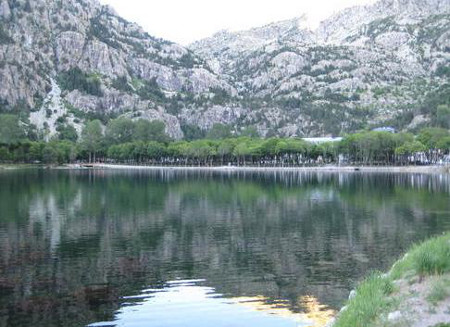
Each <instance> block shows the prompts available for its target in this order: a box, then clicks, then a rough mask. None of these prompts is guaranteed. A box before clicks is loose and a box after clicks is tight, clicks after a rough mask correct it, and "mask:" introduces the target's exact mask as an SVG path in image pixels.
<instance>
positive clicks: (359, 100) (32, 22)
mask: <svg viewBox="0 0 450 327" xmlns="http://www.w3.org/2000/svg"><path fill="white" fill-rule="evenodd" d="M449 65H450V2H449V1H447V0H381V1H379V2H377V3H376V4H374V5H370V6H363V7H354V8H349V9H347V10H344V11H342V12H340V13H338V14H336V15H334V16H333V17H330V18H329V19H327V20H326V21H324V22H322V23H321V25H320V27H319V28H318V29H317V30H315V31H311V30H308V29H307V28H306V24H305V23H304V19H303V18H297V19H293V20H288V21H283V22H278V23H273V24H270V25H267V26H264V27H260V28H254V29H251V30H248V31H242V32H236V33H231V32H226V31H222V32H219V33H217V34H216V35H214V36H212V37H210V38H208V39H205V40H201V41H198V42H196V43H194V44H192V45H191V46H190V47H189V48H188V49H187V48H185V47H182V46H180V45H177V44H174V43H171V42H169V41H165V40H161V39H157V38H155V37H152V36H150V35H148V34H147V33H146V32H145V31H143V30H142V28H140V27H139V26H137V25H136V24H133V23H130V22H127V21H126V20H124V19H122V18H121V17H119V16H118V15H117V14H116V13H115V12H114V10H113V9H112V8H110V7H108V6H102V5H101V4H100V3H99V2H98V1H97V0H64V1H62V0H54V1H50V0H0V84H1V86H2V87H1V88H0V113H1V112H15V113H17V114H19V115H20V116H21V117H22V120H23V122H24V123H25V124H27V125H28V126H29V127H30V129H36V130H37V132H38V133H37V134H38V135H40V136H41V137H43V138H44V139H49V138H50V137H52V136H54V135H57V133H58V131H60V130H61V129H63V128H64V127H65V126H67V125H72V126H74V127H75V128H76V129H77V131H78V132H80V131H81V129H82V127H83V125H84V123H85V122H86V121H87V120H89V119H93V118H100V119H101V120H103V121H104V122H106V121H107V120H108V119H110V118H113V117H117V116H119V115H125V116H127V117H131V118H133V119H139V118H145V119H149V120H162V121H163V122H164V123H165V124H166V130H167V132H168V134H169V135H170V136H171V137H173V138H176V139H179V138H182V137H183V136H188V137H189V136H192V135H201V134H202V131H203V133H204V132H205V131H207V130H208V129H210V128H211V127H212V126H213V125H214V124H215V123H221V124H227V125H230V126H232V128H233V130H234V132H235V133H239V132H240V131H241V130H242V129H244V128H246V127H248V126H253V127H255V128H256V129H257V130H258V132H259V133H260V134H261V135H262V136H270V135H281V136H294V135H298V136H316V135H332V134H333V135H338V134H341V133H343V132H351V131H355V130H358V129H361V128H364V127H368V126H369V127H370V126H377V125H385V124H394V125H395V126H396V127H400V128H408V127H409V128H416V127H418V126H420V125H423V124H429V123H430V121H431V120H433V121H436V117H435V116H436V106H437V105H439V104H447V105H450V96H449V94H450V86H449V83H448V81H449V79H450V69H449ZM449 110H450V109H449Z"/></svg>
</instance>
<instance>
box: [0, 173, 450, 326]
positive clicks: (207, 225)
mask: <svg viewBox="0 0 450 327" xmlns="http://www.w3.org/2000/svg"><path fill="white" fill-rule="evenodd" d="M449 230H450V176H449V175H426V174H378V173H373V174H369V173H357V172H355V173H323V172H321V173H312V172H309V173H305V172H303V173H302V172H293V171H290V172H282V171H278V172H275V171H274V172H249V171H246V172H219V171H195V170H194V171H182V170H179V171H178V170H170V169H166V170H152V171H127V170H122V171H112V170H91V171H89V170H85V171H83V170H80V171H76V170H73V171H70V170H67V171H66V170H64V171H56V170H55V171H52V170H18V171H3V172H0V245H1V252H0V327H3V326H8V327H9V326H11V327H15V326H48V327H50V326H102V327H105V326H108V327H109V326H125V327H138V326H139V327H141V326H151V327H153V326H165V327H178V326H183V327H202V326H205V327H206V326H215V327H221V326H223V327H225V326H233V327H241V326H261V327H266V326H267V327H269V326H270V327H285V326H286V327H289V326H292V327H296V326H305V327H306V326H324V325H325V323H326V322H327V321H328V319H329V318H330V317H331V316H332V315H333V314H334V313H335V312H336V310H339V308H340V307H341V306H342V305H343V304H344V302H345V300H346V299H347V297H348V294H349V292H350V290H351V289H353V288H354V287H355V285H356V284H357V282H358V281H361V279H363V278H364V277H365V276H367V274H369V273H370V271H373V270H386V269H388V268H389V267H390V265H392V264H393V262H394V261H395V260H397V259H398V258H399V257H400V256H401V255H402V253H404V252H405V251H406V250H407V249H408V247H410V246H411V244H413V243H414V242H417V241H421V240H424V239H426V238H427V237H430V236H433V235H437V234H441V233H442V232H444V231H449Z"/></svg>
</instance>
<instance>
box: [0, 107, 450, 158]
mask: <svg viewBox="0 0 450 327" xmlns="http://www.w3.org/2000/svg"><path fill="white" fill-rule="evenodd" d="M71 134H73V133H71ZM255 134H256V133H255V131H252V130H251V129H248V130H247V131H246V132H245V133H243V135H240V136H237V137H233V136H232V135H231V133H230V130H229V129H228V128H227V127H226V126H224V125H220V124H216V125H214V127H213V128H212V129H211V130H210V131H209V133H208V134H207V135H206V138H204V139H198V140H192V141H174V140H171V139H170V137H169V136H168V135H167V134H166V133H165V125H164V123H163V122H161V121H152V122H149V121H147V120H137V121H133V120H131V119H127V118H117V119H113V120H111V121H110V122H109V123H108V124H107V125H106V126H104V125H102V123H101V122H100V121H99V120H93V121H90V122H88V123H87V124H86V126H85V127H84V129H83V130H82V132H81V136H80V138H77V139H74V138H73V135H71V137H70V138H68V137H66V133H60V134H59V136H58V137H55V138H54V139H52V140H51V141H49V142H43V141H39V140H35V139H33V138H32V137H30V135H28V134H27V129H26V126H24V124H23V123H21V121H20V120H19V119H18V117H17V116H14V115H0V161H1V162H7V163H45V164H64V163H74V162H85V163H91V162H110V163H127V164H149V165H178V166H182V165H183V166H184V165H186V166H196V165H201V166H205V165H206V166H213V165H229V164H231V165H252V166H302V165H303V166H304V165H317V164H355V165H361V164H364V165H408V164H434V163H439V162H440V161H442V160H444V159H445V156H446V155H448V154H449V151H450V132H449V130H447V129H443V128H425V129H422V130H421V131H420V132H419V133H418V134H417V135H413V134H410V133H390V132H375V131H363V132H359V133H354V134H349V135H346V136H345V137H344V138H343V139H342V141H339V142H328V143H322V144H312V143H308V142H306V141H305V140H303V139H301V138H267V139H263V138H259V137H256V135H255Z"/></svg>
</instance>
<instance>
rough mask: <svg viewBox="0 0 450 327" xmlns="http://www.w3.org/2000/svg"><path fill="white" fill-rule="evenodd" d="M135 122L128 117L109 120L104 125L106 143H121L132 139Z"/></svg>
mask: <svg viewBox="0 0 450 327" xmlns="http://www.w3.org/2000/svg"><path fill="white" fill-rule="evenodd" d="M134 132H135V124H134V122H133V121H132V120H131V119H129V118H124V117H121V118H117V119H113V120H111V121H110V122H109V123H108V125H107V126H106V140H107V142H108V144H121V143H129V142H131V141H133V135H134Z"/></svg>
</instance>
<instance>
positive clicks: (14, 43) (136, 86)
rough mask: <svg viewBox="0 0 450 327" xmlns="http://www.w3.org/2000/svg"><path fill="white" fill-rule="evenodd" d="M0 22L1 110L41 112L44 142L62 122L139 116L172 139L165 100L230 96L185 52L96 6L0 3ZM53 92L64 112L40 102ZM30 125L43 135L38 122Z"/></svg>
mask: <svg viewBox="0 0 450 327" xmlns="http://www.w3.org/2000/svg"><path fill="white" fill-rule="evenodd" d="M0 17H1V20H0V62H1V66H0V81H1V85H2V88H1V89H0V100H1V104H2V107H3V110H14V109H21V110H23V109H28V110H30V111H32V112H33V111H45V112H47V114H46V115H47V122H46V123H47V125H51V126H47V132H48V134H54V132H55V128H54V124H53V122H54V121H56V120H57V119H58V118H60V117H62V116H63V115H69V116H70V115H71V116H73V115H75V116H77V115H78V116H80V117H79V118H80V119H82V118H83V116H84V114H87V113H89V112H91V113H92V112H93V113H96V114H97V115H114V114H115V115H117V114H120V113H123V112H128V111H139V112H140V113H141V114H143V115H145V116H148V117H154V118H157V119H161V120H163V121H164V122H165V123H166V125H167V129H168V132H169V134H170V135H171V136H172V137H174V138H180V137H182V132H181V130H180V125H179V122H178V119H176V117H174V116H172V115H170V114H168V113H167V112H166V111H167V110H165V109H164V107H165V106H167V104H168V103H170V102H174V104H177V103H176V101H172V100H171V99H173V98H174V97H176V96H180V97H181V100H182V97H183V96H184V94H185V93H186V94H190V95H191V96H198V95H202V94H209V93H210V89H216V90H223V91H224V92H226V93H230V94H232V93H233V92H234V89H233V87H232V86H230V85H229V84H228V83H226V82H224V81H223V80H222V79H221V77H220V76H218V75H216V74H214V73H213V72H212V71H211V69H210V68H209V67H208V66H207V65H205V64H204V63H203V61H202V60H201V59H199V57H197V56H195V55H194V54H193V53H192V52H191V51H189V50H187V49H186V48H183V47H181V46H179V45H176V44H173V43H171V42H168V41H165V40H160V39H156V38H153V37H151V36H149V35H148V34H147V33H145V32H144V31H143V30H142V29H141V28H140V27H139V26H137V25H135V24H132V23H129V22H127V21H125V20H123V19H122V18H120V17H119V16H118V15H117V14H116V13H115V12H114V11H113V9H111V8H110V7H107V6H102V5H100V4H99V2H98V1H96V0H64V1H59V0H57V1H55V0H52V1H50V0H48V1H46V0H1V1H0ZM52 80H53V81H54V82H53V85H52ZM55 87H56V88H57V89H59V88H60V89H61V91H60V92H59V93H60V97H61V101H60V102H59V104H63V105H64V108H61V107H60V106H59V107H58V108H56V107H55V103H54V102H52V101H44V100H46V99H47V100H48V97H47V94H54V93H55V92H54V91H53V92H52V90H55ZM55 116H56V117H55ZM31 118H32V119H31V120H32V122H33V123H35V124H36V125H38V126H39V127H41V128H42V127H44V126H43V123H44V122H43V121H42V120H43V119H42V114H40V115H39V114H34V113H32V115H31Z"/></svg>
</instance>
